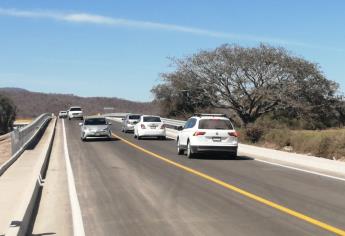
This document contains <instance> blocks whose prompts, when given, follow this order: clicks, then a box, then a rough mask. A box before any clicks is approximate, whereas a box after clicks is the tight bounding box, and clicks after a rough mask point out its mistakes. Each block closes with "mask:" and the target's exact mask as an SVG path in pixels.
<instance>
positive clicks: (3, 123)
mask: <svg viewBox="0 0 345 236" xmlns="http://www.w3.org/2000/svg"><path fill="white" fill-rule="evenodd" d="M15 118H16V106H15V105H14V104H13V102H12V101H11V100H10V99H9V98H7V97H5V96H3V95H1V94H0V135H2V134H6V133H8V132H9V131H11V129H12V127H13V122H14V120H15Z"/></svg>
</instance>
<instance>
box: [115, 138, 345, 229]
mask: <svg viewBox="0 0 345 236" xmlns="http://www.w3.org/2000/svg"><path fill="white" fill-rule="evenodd" d="M112 135H113V137H115V138H118V139H120V140H122V141H123V142H125V143H126V144H128V145H130V146H132V147H134V148H136V149H138V150H140V151H142V152H144V153H146V154H149V155H151V156H153V157H156V158H158V159H160V160H162V161H164V162H167V163H169V164H171V165H173V166H175V167H178V168H180V169H182V170H185V171H187V172H189V173H192V174H194V175H197V176H199V177H201V178H203V179H207V180H209V181H211V182H213V183H216V184H218V185H220V186H223V187H224V188H226V189H229V190H232V191H234V192H237V193H239V194H241V195H243V196H246V197H248V198H250V199H252V200H255V201H257V202H260V203H262V204H265V205H267V206H270V207H272V208H274V209H276V210H279V211H281V212H284V213H286V214H289V215H291V216H294V217H296V218H298V219H300V220H303V221H306V222H308V223H310V224H313V225H316V226H318V227H320V228H323V229H325V230H328V231H330V232H332V233H335V234H338V235H344V236H345V231H344V230H343V229H340V228H336V227H334V226H332V225H329V224H326V223H324V222H322V221H319V220H316V219H314V218H312V217H310V216H307V215H304V214H302V213H300V212H297V211H294V210H291V209H289V208H287V207H284V206H282V205H279V204H277V203H274V202H272V201H270V200H267V199H265V198H263V197H260V196H258V195H255V194H253V193H250V192H247V191H245V190H243V189H240V188H238V187H236V186H234V185H231V184H228V183H225V182H224V181H222V180H219V179H216V178H214V177H212V176H209V175H207V174H204V173H202V172H200V171H197V170H194V169H192V168H189V167H187V166H184V165H181V164H179V163H177V162H174V161H171V160H169V159H167V158H164V157H162V156H160V155H158V154H156V153H153V152H151V151H149V150H147V149H145V148H142V147H140V146H138V145H136V144H134V143H132V142H130V141H128V140H126V139H124V138H122V137H120V136H117V135H116V134H114V133H112Z"/></svg>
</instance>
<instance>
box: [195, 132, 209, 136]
mask: <svg viewBox="0 0 345 236" xmlns="http://www.w3.org/2000/svg"><path fill="white" fill-rule="evenodd" d="M204 134H206V132H203V131H196V132H195V133H194V134H193V136H201V135H204Z"/></svg>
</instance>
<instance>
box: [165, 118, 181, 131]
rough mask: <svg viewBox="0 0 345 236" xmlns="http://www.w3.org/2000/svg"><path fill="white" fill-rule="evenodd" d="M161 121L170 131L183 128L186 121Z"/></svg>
mask: <svg viewBox="0 0 345 236" xmlns="http://www.w3.org/2000/svg"><path fill="white" fill-rule="evenodd" d="M162 121H163V123H164V124H166V125H167V127H168V128H172V129H177V127H179V126H182V127H183V126H184V125H185V124H186V121H184V120H173V119H168V118H162ZM169 126H170V127H169Z"/></svg>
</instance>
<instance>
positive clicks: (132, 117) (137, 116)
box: [128, 115, 140, 120]
mask: <svg viewBox="0 0 345 236" xmlns="http://www.w3.org/2000/svg"><path fill="white" fill-rule="evenodd" d="M128 119H129V120H139V119H140V116H139V115H131V116H128Z"/></svg>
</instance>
